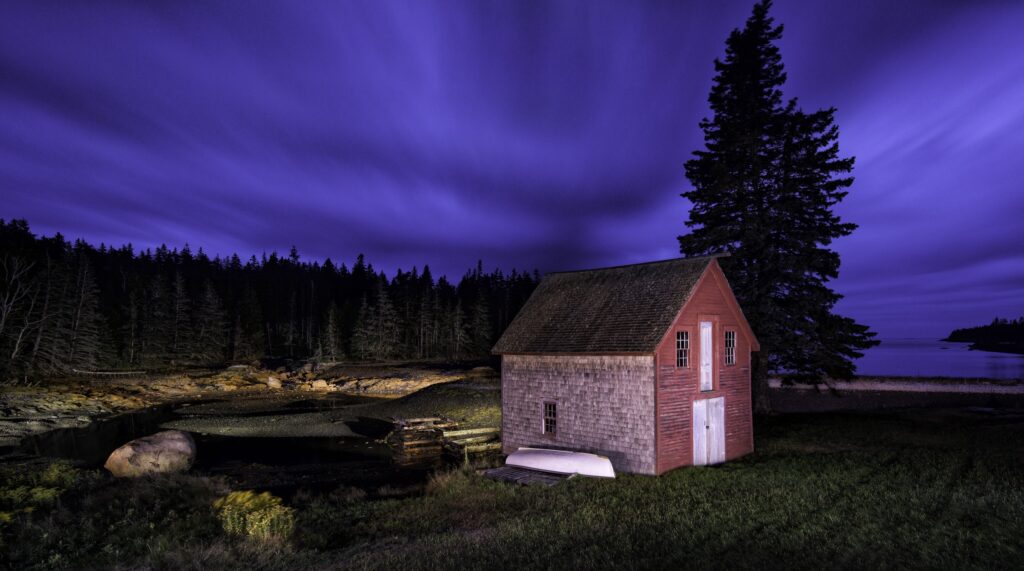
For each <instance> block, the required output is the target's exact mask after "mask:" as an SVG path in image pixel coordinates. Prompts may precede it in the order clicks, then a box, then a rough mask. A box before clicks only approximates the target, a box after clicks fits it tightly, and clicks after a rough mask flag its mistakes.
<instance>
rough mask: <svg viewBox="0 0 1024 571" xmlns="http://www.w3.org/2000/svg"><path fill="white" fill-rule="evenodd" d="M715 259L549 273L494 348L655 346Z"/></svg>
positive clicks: (632, 349) (634, 349) (619, 349)
mask: <svg viewBox="0 0 1024 571" xmlns="http://www.w3.org/2000/svg"><path fill="white" fill-rule="evenodd" d="M713 259H714V257H702V258H676V259H672V260H663V261H660V262H649V263H645V264H633V265H629V266H616V267H613V268H600V269H595V270H581V271H576V272H558V273H552V274H548V275H547V276H546V277H545V278H544V279H543V280H542V281H541V283H540V285H538V286H537V289H536V290H535V291H534V292H533V295H532V296H530V299H529V300H527V302H526V305H524V306H523V309H522V310H520V311H519V315H517V316H516V318H515V319H514V320H513V321H512V323H511V324H510V325H509V326H508V328H507V329H506V330H505V333H504V334H503V335H502V336H501V339H499V340H498V343H497V344H496V345H495V346H494V349H493V352H494V353H496V354H505V353H650V352H653V351H654V350H655V348H656V347H657V345H658V343H659V342H660V341H661V339H662V337H663V336H664V335H665V331H667V330H668V328H669V326H670V325H672V321H673V320H674V319H675V317H676V315H677V314H678V313H679V310H680V309H681V308H682V307H683V304H685V303H686V300H687V299H689V297H690V294H691V293H692V292H693V289H694V286H696V285H697V281H698V280H699V279H700V277H701V275H703V274H704V270H706V269H707V267H708V264H710V263H711V260H713Z"/></svg>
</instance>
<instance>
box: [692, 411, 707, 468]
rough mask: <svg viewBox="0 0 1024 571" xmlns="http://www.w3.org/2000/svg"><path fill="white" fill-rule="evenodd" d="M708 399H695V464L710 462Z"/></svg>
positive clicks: (700, 464) (701, 464)
mask: <svg viewBox="0 0 1024 571" xmlns="http://www.w3.org/2000/svg"><path fill="white" fill-rule="evenodd" d="M707 404H708V401H707V400H695V401H693V465H694V466H703V465H705V464H707V463H708V407H707Z"/></svg>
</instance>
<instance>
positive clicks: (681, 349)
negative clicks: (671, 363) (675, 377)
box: [676, 329, 690, 369]
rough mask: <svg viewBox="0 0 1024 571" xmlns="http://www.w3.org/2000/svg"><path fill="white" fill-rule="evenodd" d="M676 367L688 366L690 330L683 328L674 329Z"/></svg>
mask: <svg viewBox="0 0 1024 571" xmlns="http://www.w3.org/2000/svg"><path fill="white" fill-rule="evenodd" d="M676 368H677V369H689V368H690V332H689V331H688V330H685V329H681V330H679V331H676Z"/></svg>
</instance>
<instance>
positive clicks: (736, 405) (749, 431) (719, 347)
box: [655, 263, 754, 474]
mask: <svg viewBox="0 0 1024 571" xmlns="http://www.w3.org/2000/svg"><path fill="white" fill-rule="evenodd" d="M728 287H729V286H728V282H727V281H726V279H725V276H724V274H722V270H721V268H719V266H718V264H717V263H712V264H711V265H710V266H709V267H708V270H707V271H706V272H705V273H704V276H703V277H702V278H701V280H700V281H699V282H698V284H697V289H696V291H695V292H694V293H693V295H692V296H691V297H690V299H689V301H688V302H687V303H686V305H685V306H684V307H683V309H682V311H681V312H680V314H679V315H678V316H677V317H676V321H675V323H674V324H673V326H672V328H671V329H670V330H669V331H668V332H667V333H666V335H665V338H664V339H663V340H662V342H661V343H660V344H659V345H658V349H657V352H656V353H655V363H656V373H655V377H656V380H655V387H656V392H655V415H656V422H655V431H656V436H655V454H656V456H657V463H656V467H657V468H656V472H657V473H658V474H661V473H664V472H666V471H668V470H672V469H673V468H678V467H680V466H690V465H692V464H693V435H692V431H693V418H692V415H693V401H694V400H697V399H705V398H714V397H720V396H724V397H725V435H726V436H725V456H726V459H727V460H732V459H733V458H738V457H740V456H743V455H744V454H749V453H751V452H753V451H754V430H753V417H752V416H753V415H752V408H751V395H750V350H751V341H752V340H751V339H750V338H749V337H748V335H747V333H746V331H745V328H744V327H743V326H742V325H741V323H742V322H741V319H742V317H741V315H740V313H739V311H740V310H739V307H738V306H737V305H736V304H735V300H734V299H733V298H732V295H731V293H729V290H728ZM701 321H711V322H712V323H714V327H713V331H712V335H713V340H714V343H713V347H714V355H713V359H714V360H713V363H714V365H713V367H712V370H713V371H714V373H713V375H714V389H713V390H711V391H701V390H700V376H699V368H700V325H699V323H700V322H701ZM682 329H685V330H687V331H689V333H690V362H689V367H685V368H683V367H676V332H677V331H679V330H682ZM727 330H731V331H735V332H736V364H735V365H728V366H727V365H726V364H725V331H727Z"/></svg>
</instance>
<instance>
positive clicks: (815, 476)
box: [0, 393, 1024, 569]
mask: <svg viewBox="0 0 1024 571" xmlns="http://www.w3.org/2000/svg"><path fill="white" fill-rule="evenodd" d="M460 394H462V393H460ZM428 396H429V395H428ZM435 396H438V395H435ZM460 398H461V397H460ZM394 402H396V403H397V402H399V401H394ZM406 405H408V403H406ZM460 406H461V405H460ZM5 474H6V475H5V476H4V477H3V478H4V481H3V491H2V492H0V502H2V504H0V511H5V512H6V513H7V514H8V515H7V516H6V520H7V523H5V524H3V526H4V527H3V538H4V545H3V548H2V549H3V550H4V553H3V557H0V561H3V565H5V566H8V567H10V568H18V569H31V568H35V569H60V568H96V567H100V568H106V567H123V568H157V569H162V568H166V569H179V568H248V569H289V568H380V569H387V568H391V569H445V568H465V569H483V568H519V569H522V568H536V567H543V568H616V567H627V568H633V567H644V568H680V567H697V568H735V567H745V568H748V567H757V568H765V567H768V568H780V567H785V568H798V569H815V568H822V567H829V568H832V567H839V568H908V567H909V568H929V569H934V568H1020V567H1021V566H1022V563H1024V418H1022V417H1021V416H1019V415H1009V414H999V413H994V412H969V411H964V412H955V411H919V412H905V413H887V414H875V415H863V414H862V415H806V416H789V417H775V418H767V419H760V420H758V423H757V453H756V454H754V455H752V456H750V457H747V458H745V459H743V460H740V461H736V462H732V463H729V464H726V465H723V466H720V467H713V468H690V469H681V470H676V471H674V472H671V473H669V474H667V475H664V476H662V477H658V478H651V477H641V476H628V475H625V476H622V477H620V478H617V479H615V480H612V481H608V480H593V479H574V480H570V481H568V482H566V483H565V484H563V485H560V486H557V487H555V488H520V487H513V486H509V485H504V484H498V483H494V482H490V481H488V480H485V479H483V478H481V477H479V476H477V475H476V474H474V473H472V472H465V471H456V472H452V473H448V474H443V475H440V476H437V477H435V478H434V480H433V481H431V483H430V484H429V485H428V487H427V490H426V493H425V494H423V495H422V496H417V497H409V498H401V499H374V500H368V499H366V497H365V494H363V493H362V492H360V491H357V490H350V489H341V490H338V491H336V492H334V493H331V494H326V495H312V494H301V493H300V494H299V495H297V496H296V497H295V498H292V499H291V500H290V501H289V502H288V503H289V504H290V505H291V506H292V507H293V508H295V513H296V523H295V531H294V534H293V535H292V537H291V539H290V540H286V541H277V542H266V541H264V542H255V541H253V540H244V539H237V538H234V537H229V536H227V535H225V534H224V533H223V532H222V531H221V528H220V526H219V524H218V522H217V520H216V518H215V514H214V512H213V509H212V508H211V506H212V503H213V501H214V500H215V499H216V498H217V497H219V496H221V495H223V494H225V493H226V492H227V490H226V489H225V487H224V484H223V483H221V482H217V481H210V480H207V479H203V478H198V477H193V476H178V477H171V478H157V479H148V480H147V479H144V480H138V481H131V482H127V483H122V482H114V481H112V480H111V479H109V478H107V477H106V476H103V475H100V474H97V473H88V472H80V473H78V474H77V475H76V476H74V477H71V478H69V477H68V474H67V471H64V470H58V471H56V472H54V471H53V469H50V471H49V472H46V471H45V469H44V468H40V472H39V474H38V475H37V476H35V477H28V476H25V473H24V471H22V472H18V475H15V474H14V473H12V472H10V471H7V472H5ZM33 487H35V488H40V489H43V488H45V489H44V490H42V491H37V492H32V491H31V489H33ZM19 490H20V491H19ZM33 493H34V494H35V495H36V496H38V501H35V503H34V504H33V503H32V502H33V501H34V500H32V499H31V498H32V497H35V496H33ZM19 498H20V499H19ZM54 498H56V499H54ZM19 502H20V503H19ZM19 506H21V507H25V506H30V507H33V511H32V512H31V513H23V512H19V511H17V510H18V509H20V508H19Z"/></svg>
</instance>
